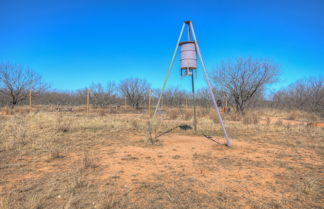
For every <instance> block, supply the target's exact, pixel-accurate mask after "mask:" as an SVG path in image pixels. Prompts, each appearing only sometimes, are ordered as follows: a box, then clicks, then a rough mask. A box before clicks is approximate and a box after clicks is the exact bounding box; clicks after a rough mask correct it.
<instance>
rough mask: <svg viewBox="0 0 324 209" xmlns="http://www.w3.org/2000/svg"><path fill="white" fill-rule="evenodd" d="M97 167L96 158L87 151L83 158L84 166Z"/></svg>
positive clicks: (86, 167) (85, 167)
mask: <svg viewBox="0 0 324 209" xmlns="http://www.w3.org/2000/svg"><path fill="white" fill-rule="evenodd" d="M96 167H98V165H97V164H96V163H95V159H94V158H93V156H92V155H91V154H89V153H86V152H85V153H84V155H83V158H82V168H84V169H88V168H96Z"/></svg>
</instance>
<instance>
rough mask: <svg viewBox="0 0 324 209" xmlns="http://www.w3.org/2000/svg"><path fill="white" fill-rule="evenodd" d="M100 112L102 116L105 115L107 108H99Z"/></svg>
mask: <svg viewBox="0 0 324 209" xmlns="http://www.w3.org/2000/svg"><path fill="white" fill-rule="evenodd" d="M98 114H99V115H100V116H105V115H106V110H105V109H99V110H98Z"/></svg>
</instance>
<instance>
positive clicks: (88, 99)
mask: <svg viewBox="0 0 324 209" xmlns="http://www.w3.org/2000/svg"><path fill="white" fill-rule="evenodd" d="M89 105H90V90H89V89H88V90H87V114H89V110H90V107H89Z"/></svg>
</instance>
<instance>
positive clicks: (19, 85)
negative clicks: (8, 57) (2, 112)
mask: <svg viewBox="0 0 324 209" xmlns="http://www.w3.org/2000/svg"><path fill="white" fill-rule="evenodd" d="M46 88H47V85H46V84H44V83H43V82H42V78H41V76H40V75H38V74H37V73H36V72H33V71H32V70H30V69H29V68H24V67H23V66H21V65H13V64H0V94H1V95H2V96H3V97H5V98H7V99H8V100H10V105H11V107H12V108H14V106H15V105H17V104H19V103H20V102H22V101H24V100H25V99H26V98H27V94H28V91H29V90H31V91H33V94H37V93H39V92H41V91H43V90H45V89H46Z"/></svg>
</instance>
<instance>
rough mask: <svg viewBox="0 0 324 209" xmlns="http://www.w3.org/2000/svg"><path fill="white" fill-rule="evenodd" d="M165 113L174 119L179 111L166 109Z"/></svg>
mask: <svg viewBox="0 0 324 209" xmlns="http://www.w3.org/2000/svg"><path fill="white" fill-rule="evenodd" d="M167 114H168V118H169V119H170V120H175V119H177V117H178V115H179V111H178V110H176V109H170V110H168V111H167Z"/></svg>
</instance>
